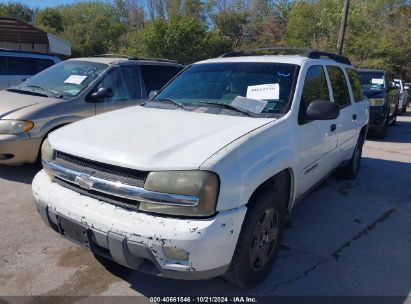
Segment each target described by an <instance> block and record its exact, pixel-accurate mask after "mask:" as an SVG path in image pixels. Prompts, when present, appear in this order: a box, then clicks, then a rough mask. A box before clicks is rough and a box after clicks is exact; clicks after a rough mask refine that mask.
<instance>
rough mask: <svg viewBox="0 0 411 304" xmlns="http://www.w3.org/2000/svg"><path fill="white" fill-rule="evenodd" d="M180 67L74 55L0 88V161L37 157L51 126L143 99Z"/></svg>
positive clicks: (30, 160) (16, 161)
mask: <svg viewBox="0 0 411 304" xmlns="http://www.w3.org/2000/svg"><path fill="white" fill-rule="evenodd" d="M182 69H183V65H181V64H178V63H176V62H172V61H168V60H161V59H155V60H143V59H140V60H129V59H125V58H116V57H91V58H77V59H70V60H66V61H63V62H60V63H58V64H56V65H54V66H52V67H50V68H48V69H46V70H44V71H42V72H40V73H39V74H37V75H35V76H33V77H31V78H30V79H28V80H26V81H25V82H23V83H22V84H20V85H19V86H15V87H11V88H9V89H7V90H6V91H2V92H0V164H21V163H33V162H36V160H37V159H38V155H39V150H40V146H41V143H42V142H43V140H44V139H45V138H46V137H47V135H48V134H49V133H50V132H51V131H52V130H55V129H57V128H60V127H61V126H64V125H67V124H69V123H72V122H74V121H77V120H79V119H82V118H85V117H90V116H93V115H96V114H100V113H103V112H107V111H111V110H115V109H120V108H124V107H129V106H132V105H136V104H139V103H142V102H144V101H146V100H147V99H148V92H149V91H151V90H158V89H160V88H161V87H162V86H163V85H164V84H166V83H167V82H168V81H169V80H170V79H171V78H172V77H174V76H175V75H176V74H177V73H178V72H180V71H181V70H182Z"/></svg>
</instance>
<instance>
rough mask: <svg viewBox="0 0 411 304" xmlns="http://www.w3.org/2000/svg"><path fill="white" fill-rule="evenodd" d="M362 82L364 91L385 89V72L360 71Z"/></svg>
mask: <svg viewBox="0 0 411 304" xmlns="http://www.w3.org/2000/svg"><path fill="white" fill-rule="evenodd" d="M358 75H359V76H360V82H361V86H362V88H363V90H369V89H375V90H382V89H384V73H383V72H362V71H358Z"/></svg>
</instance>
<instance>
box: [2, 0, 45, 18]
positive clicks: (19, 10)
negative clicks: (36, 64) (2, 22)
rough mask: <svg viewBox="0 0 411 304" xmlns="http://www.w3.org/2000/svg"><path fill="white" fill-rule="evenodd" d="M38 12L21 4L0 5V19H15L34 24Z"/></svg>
mask: <svg viewBox="0 0 411 304" xmlns="http://www.w3.org/2000/svg"><path fill="white" fill-rule="evenodd" d="M36 12H37V10H35V9H31V8H30V7H29V6H27V5H24V4H21V3H19V2H12V1H10V2H9V3H7V4H4V3H0V17H14V18H18V19H20V20H23V21H26V22H28V23H32V22H33V20H34V16H35V15H36Z"/></svg>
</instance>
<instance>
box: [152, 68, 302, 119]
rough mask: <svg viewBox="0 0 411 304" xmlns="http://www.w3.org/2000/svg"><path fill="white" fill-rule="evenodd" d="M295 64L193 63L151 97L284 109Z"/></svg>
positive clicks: (188, 103)
mask: <svg viewBox="0 0 411 304" xmlns="http://www.w3.org/2000/svg"><path fill="white" fill-rule="evenodd" d="M296 70H297V66H296V65H292V64H280V63H255V62H247V63H244V62H242V63H239V62H230V63H208V64H194V65H192V66H191V67H189V68H188V69H186V70H185V71H184V72H182V73H181V74H180V75H179V76H178V77H177V78H176V79H174V80H173V81H172V82H171V83H170V84H169V85H168V86H166V87H165V88H164V89H163V90H162V91H161V92H160V93H159V94H158V95H157V96H156V97H155V98H154V101H167V100H168V101H169V100H172V101H175V102H177V103H179V104H181V105H183V106H212V105H213V106H216V105H217V106H218V105H221V106H226V107H227V105H228V106H230V107H231V108H233V107H236V108H239V109H243V110H246V111H248V112H251V113H269V114H270V113H273V114H275V113H284V112H285V111H286V110H287V105H288V104H289V102H290V100H291V99H292V91H293V84H294V78H295V76H296Z"/></svg>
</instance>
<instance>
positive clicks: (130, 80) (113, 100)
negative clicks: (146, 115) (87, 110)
mask: <svg viewBox="0 0 411 304" xmlns="http://www.w3.org/2000/svg"><path fill="white" fill-rule="evenodd" d="M100 88H106V89H109V90H110V91H111V96H110V97H106V98H104V99H102V100H99V101H98V102H97V103H96V114H100V113H104V112H108V111H113V110H117V109H120V108H125V107H130V106H134V105H138V104H140V103H141V102H142V99H141V96H142V91H141V88H142V86H141V76H140V70H139V67H138V65H136V64H124V65H119V66H115V67H114V68H113V69H111V70H110V71H108V73H107V75H105V76H104V78H103V79H102V80H101V81H100V83H99V84H97V86H96V87H95V88H94V89H93V92H97V91H98V89H100Z"/></svg>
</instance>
